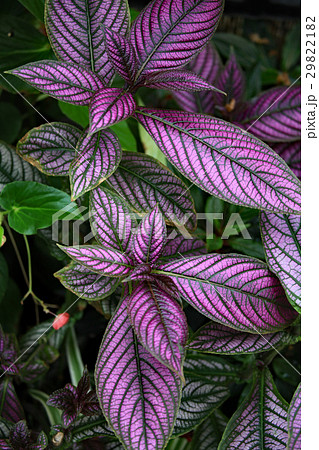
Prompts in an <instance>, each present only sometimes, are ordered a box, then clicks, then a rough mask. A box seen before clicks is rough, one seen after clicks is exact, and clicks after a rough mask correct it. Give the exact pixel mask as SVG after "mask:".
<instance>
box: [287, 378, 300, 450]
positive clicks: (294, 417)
mask: <svg viewBox="0 0 319 450" xmlns="http://www.w3.org/2000/svg"><path fill="white" fill-rule="evenodd" d="M300 448H301V386H300V384H299V386H298V387H297V389H296V392H295V393H294V396H293V397H292V400H291V403H290V406H289V409H288V445H287V449H288V450H299V449H300Z"/></svg>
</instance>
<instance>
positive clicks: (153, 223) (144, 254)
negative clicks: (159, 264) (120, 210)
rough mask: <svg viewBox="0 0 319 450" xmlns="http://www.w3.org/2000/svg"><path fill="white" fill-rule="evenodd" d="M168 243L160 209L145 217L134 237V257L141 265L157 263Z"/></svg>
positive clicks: (155, 209) (156, 208)
mask: <svg viewBox="0 0 319 450" xmlns="http://www.w3.org/2000/svg"><path fill="white" fill-rule="evenodd" d="M165 242H166V225H165V221H164V217H163V215H162V214H161V212H160V210H159V207H158V206H155V208H154V209H153V210H152V211H151V212H149V213H148V214H147V215H146V216H145V217H143V219H142V221H141V223H140V224H139V226H138V228H137V230H136V232H135V234H134V237H133V255H134V257H135V259H136V261H137V262H138V263H139V264H147V263H153V262H155V261H156V260H157V259H158V258H159V257H160V256H161V254H162V251H163V248H164V245H165Z"/></svg>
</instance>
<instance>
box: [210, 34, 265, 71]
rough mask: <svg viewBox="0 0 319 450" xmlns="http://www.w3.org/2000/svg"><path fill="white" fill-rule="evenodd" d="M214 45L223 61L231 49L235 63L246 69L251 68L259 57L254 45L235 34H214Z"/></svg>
mask: <svg viewBox="0 0 319 450" xmlns="http://www.w3.org/2000/svg"><path fill="white" fill-rule="evenodd" d="M214 45H215V47H216V49H217V50H218V52H219V53H220V54H221V55H222V56H223V57H224V58H225V59H228V58H229V55H230V50H231V48H232V47H233V49H234V52H235V54H236V58H237V62H238V63H239V65H240V66H242V67H244V68H246V69H247V68H250V67H252V66H253V65H254V64H255V63H256V62H257V60H258V59H259V57H260V55H259V54H258V50H257V47H256V45H255V44H253V43H252V42H250V41H248V40H247V39H245V38H243V37H241V36H236V35H235V34H231V33H216V34H215V35H214Z"/></svg>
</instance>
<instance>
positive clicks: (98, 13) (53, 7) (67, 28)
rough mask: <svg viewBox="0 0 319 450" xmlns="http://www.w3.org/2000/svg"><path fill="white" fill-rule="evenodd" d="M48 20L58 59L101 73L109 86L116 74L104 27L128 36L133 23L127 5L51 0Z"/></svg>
mask: <svg viewBox="0 0 319 450" xmlns="http://www.w3.org/2000/svg"><path fill="white" fill-rule="evenodd" d="M45 16H46V17H45V19H46V29H47V33H48V37H49V39H50V42H51V45H52V48H53V50H54V52H55V54H56V55H57V57H58V58H59V59H61V60H63V61H67V62H70V63H74V64H76V65H82V66H84V67H86V68H88V69H90V70H91V71H92V72H96V73H98V74H99V75H100V76H101V77H103V78H104V80H105V82H106V83H108V82H109V81H110V80H111V78H112V76H113V74H114V71H113V68H112V65H111V63H110V61H109V59H108V55H107V53H106V51H105V44H104V36H103V32H102V30H101V28H100V25H101V24H103V25H105V26H107V27H108V28H110V29H111V30H113V31H114V32H116V33H122V34H125V33H126V32H127V31H128V28H129V21H130V19H129V11H128V5H127V2H126V1H125V0H105V1H102V0H76V1H75V0H48V2H47V4H46V14H45Z"/></svg>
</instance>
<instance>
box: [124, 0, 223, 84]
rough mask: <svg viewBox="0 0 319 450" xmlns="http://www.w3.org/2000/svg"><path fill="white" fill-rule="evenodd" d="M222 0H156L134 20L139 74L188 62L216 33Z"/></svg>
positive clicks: (177, 66)
mask: <svg viewBox="0 0 319 450" xmlns="http://www.w3.org/2000/svg"><path fill="white" fill-rule="evenodd" d="M222 10H223V1H222V0H195V1H193V0H153V1H152V2H151V3H150V4H148V5H147V6H146V8H144V10H143V11H142V12H141V13H140V14H139V15H138V17H137V19H136V20H135V21H134V23H133V25H132V29H131V41H132V43H133V45H134V47H135V51H136V55H137V58H138V72H137V75H136V79H138V77H143V76H145V75H147V74H149V73H152V72H157V71H160V70H170V69H178V68H181V67H183V66H184V65H185V64H187V63H188V62H189V61H190V60H191V59H192V58H193V57H194V56H195V55H196V54H197V53H198V52H199V51H200V50H201V49H202V48H203V46H204V45H205V44H206V43H207V42H208V41H209V39H210V38H211V36H212V35H213V33H214V31H215V29H216V27H217V24H218V21H219V19H220V17H221V14H222Z"/></svg>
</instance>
